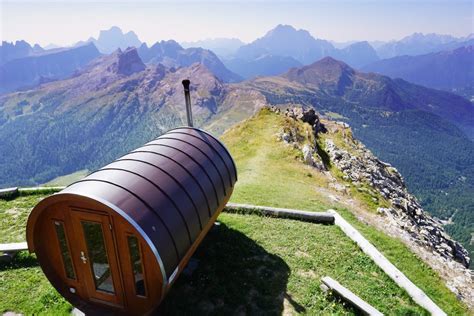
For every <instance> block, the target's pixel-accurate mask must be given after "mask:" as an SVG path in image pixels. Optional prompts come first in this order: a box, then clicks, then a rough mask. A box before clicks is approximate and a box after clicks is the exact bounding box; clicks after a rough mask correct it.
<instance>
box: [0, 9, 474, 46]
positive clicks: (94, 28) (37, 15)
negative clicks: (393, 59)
mask: <svg viewBox="0 0 474 316" xmlns="http://www.w3.org/2000/svg"><path fill="white" fill-rule="evenodd" d="M0 10H1V12H0V17H1V20H0V35H1V39H2V40H7V41H14V40H17V39H25V40H27V41H28V42H32V43H39V44H41V45H46V44H49V43H55V44H59V45H68V44H72V43H74V42H77V41H79V40H85V39H87V38H89V37H90V36H94V37H97V36H98V33H99V30H101V29H108V28H110V27H111V26H113V25H116V26H119V27H120V28H122V29H123V30H124V31H130V30H133V31H135V33H137V35H138V36H139V38H140V39H141V40H142V41H146V42H148V43H153V42H155V41H157V40H163V39H175V40H177V41H193V40H198V39H204V38H215V37H237V38H240V39H242V40H243V41H245V42H250V41H252V40H254V39H255V38H258V37H261V36H263V35H264V34H265V33H266V32H267V31H268V30H269V29H271V28H273V27H275V26H276V25H277V24H291V25H293V26H294V27H296V28H298V29H299V28H302V29H306V30H308V31H310V33H311V34H312V35H313V36H315V37H317V38H323V39H328V40H334V41H349V40H390V39H400V38H402V37H404V36H406V35H409V34H411V33H413V32H423V33H441V34H452V35H455V36H466V35H467V34H469V33H472V32H474V20H473V15H474V0H472V1H459V0H453V1H441V0H436V1H434V0H432V1H427V0H418V1H415V0H413V1H408V0H404V1H389V0H378V1H377V0H371V1H338V0H333V1H329V0H326V1H291V2H290V1H263V0H261V1H206V2H204V1H151V0H145V1H143V0H142V1H109V0H102V1H100V2H96V1H90V0H83V1H77V0H76V1H72V0H71V1H67V0H62V1H60V0H56V1H39V0H34V1H32V0H30V1H26V0H13V1H4V0H0Z"/></svg>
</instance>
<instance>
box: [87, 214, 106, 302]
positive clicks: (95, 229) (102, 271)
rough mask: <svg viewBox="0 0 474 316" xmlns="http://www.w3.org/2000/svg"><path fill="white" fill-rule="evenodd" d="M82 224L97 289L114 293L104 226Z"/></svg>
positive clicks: (99, 224) (89, 223)
mask: <svg viewBox="0 0 474 316" xmlns="http://www.w3.org/2000/svg"><path fill="white" fill-rule="evenodd" d="M81 224H82V229H83V230H84V237H85V239H86V245H87V253H88V255H89V258H88V260H89V264H90V266H91V269H92V274H93V275H94V282H95V288H96V289H97V290H101V291H104V292H108V293H114V284H113V281H112V274H111V271H110V266H109V260H108V258H107V250H106V248H105V242H104V234H103V232H102V224H101V223H95V222H86V221H82V222H81Z"/></svg>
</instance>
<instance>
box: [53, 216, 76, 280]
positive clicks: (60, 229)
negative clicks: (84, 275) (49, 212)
mask: <svg viewBox="0 0 474 316" xmlns="http://www.w3.org/2000/svg"><path fill="white" fill-rule="evenodd" d="M54 227H55V228H56V236H57V237H58V241H59V249H60V251H61V257H62V258H63V264H64V270H65V272H66V277H67V278H69V279H71V280H75V279H76V274H75V272H74V267H73V265H72V260H71V253H70V252H69V247H68V245H67V239H66V233H65V232H64V224H63V223H62V222H59V221H54Z"/></svg>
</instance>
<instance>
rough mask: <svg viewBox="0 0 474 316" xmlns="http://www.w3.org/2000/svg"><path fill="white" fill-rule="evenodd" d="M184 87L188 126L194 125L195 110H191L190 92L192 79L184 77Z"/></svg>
mask: <svg viewBox="0 0 474 316" xmlns="http://www.w3.org/2000/svg"><path fill="white" fill-rule="evenodd" d="M182 84H183V87H184V99H185V100H186V116H187V118H188V126H189V127H193V112H192V110H191V94H190V93H189V85H190V84H191V81H189V79H184V80H183V81H182Z"/></svg>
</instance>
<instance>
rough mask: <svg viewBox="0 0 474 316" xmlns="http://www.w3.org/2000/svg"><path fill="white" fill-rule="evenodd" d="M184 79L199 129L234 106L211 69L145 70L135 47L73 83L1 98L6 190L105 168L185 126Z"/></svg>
mask: <svg viewBox="0 0 474 316" xmlns="http://www.w3.org/2000/svg"><path fill="white" fill-rule="evenodd" d="M91 45H93V44H91ZM182 78H190V79H191V80H192V82H193V86H192V94H193V107H194V118H195V121H196V124H199V125H202V124H205V123H206V122H208V121H209V120H210V119H211V118H212V117H213V116H215V115H216V114H217V113H218V112H219V109H220V108H221V107H225V106H226V101H225V97H226V94H225V91H227V90H226V88H225V86H224V84H223V82H222V81H220V80H219V79H218V78H217V77H216V76H214V75H213V74H212V73H211V72H210V71H209V70H208V69H207V68H206V67H205V66H204V65H202V64H200V63H196V64H193V65H191V66H190V67H181V68H179V69H175V68H168V67H165V66H164V65H162V64H157V65H155V64H151V63H150V64H148V65H145V63H143V61H142V60H141V59H140V57H139V54H138V52H137V49H135V48H129V49H127V50H125V51H121V50H117V51H115V52H114V53H113V54H111V55H104V56H101V57H99V58H97V59H95V60H93V61H92V62H91V63H89V64H88V65H87V67H85V68H83V69H82V70H81V71H79V72H78V73H76V75H74V76H73V77H71V78H69V79H65V80H60V81H55V82H49V83H45V84H42V85H41V86H39V87H37V88H35V89H33V90H29V91H26V92H17V93H12V94H7V95H4V96H0V135H1V136H0V137H1V139H2V140H3V141H2V142H0V152H2V155H1V158H0V159H1V160H0V179H1V180H0V186H5V185H13V184H14V183H18V184H30V185H32V184H35V183H41V182H46V181H48V180H49V179H51V178H52V177H55V176H57V175H59V174H65V173H69V172H71V171H74V170H75V169H76V168H78V167H79V168H80V169H84V168H87V169H93V168H97V167H98V166H100V165H103V164H104V163H106V162H108V161H110V160H111V159H113V158H114V157H116V156H117V155H119V154H123V153H125V152H126V151H128V150H130V149H132V148H133V147H136V145H137V144H141V143H144V142H145V141H147V140H150V139H151V138H153V137H155V136H156V135H159V134H161V133H162V132H164V131H166V130H167V129H169V128H170V127H173V126H177V125H181V124H182V122H184V105H183V102H182V87H181V80H182ZM237 98H239V97H237ZM234 100H235V98H234ZM242 113H245V111H244V109H242ZM20 169H22V170H23V171H20Z"/></svg>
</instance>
